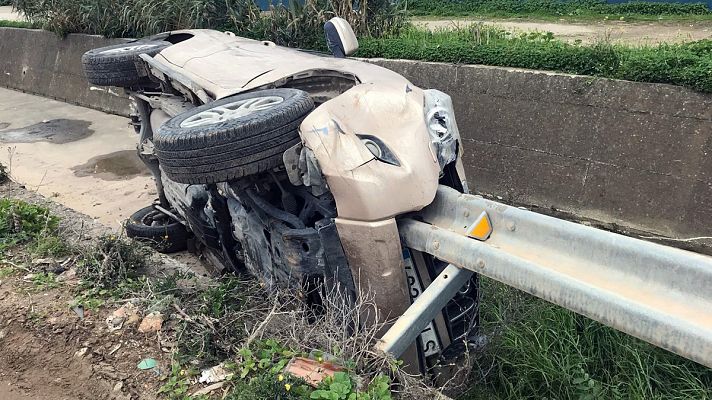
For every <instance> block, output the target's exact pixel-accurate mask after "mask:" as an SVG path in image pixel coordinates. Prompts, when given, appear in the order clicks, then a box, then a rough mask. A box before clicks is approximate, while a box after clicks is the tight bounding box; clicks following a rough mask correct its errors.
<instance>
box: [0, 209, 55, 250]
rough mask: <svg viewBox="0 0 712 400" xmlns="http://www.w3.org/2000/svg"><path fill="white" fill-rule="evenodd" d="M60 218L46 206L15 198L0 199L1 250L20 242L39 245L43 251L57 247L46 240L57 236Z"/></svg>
mask: <svg viewBox="0 0 712 400" xmlns="http://www.w3.org/2000/svg"><path fill="white" fill-rule="evenodd" d="M58 223H59V219H58V218H57V217H55V216H53V215H51V214H50V212H49V210H48V209H47V208H45V207H42V206H38V205H34V204H29V203H26V202H24V201H19V200H13V199H0V252H4V251H6V250H7V249H9V248H10V247H13V246H17V245H20V244H30V245H33V246H38V247H39V248H40V249H41V250H42V251H43V252H46V251H49V249H52V248H54V247H55V245H52V244H50V243H48V242H47V241H46V238H48V237H56V233H57V228H58Z"/></svg>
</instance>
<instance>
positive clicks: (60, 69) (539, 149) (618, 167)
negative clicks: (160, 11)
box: [0, 28, 712, 252]
mask: <svg viewBox="0 0 712 400" xmlns="http://www.w3.org/2000/svg"><path fill="white" fill-rule="evenodd" d="M113 42H115V41H111V40H107V39H103V38H101V37H97V36H88V35H69V36H68V37H67V38H66V39H60V38H59V37H57V36H55V35H53V34H51V33H48V32H43V31H37V30H26V29H13V28H0V72H2V73H0V86H6V87H10V88H14V89H18V90H23V91H27V92H30V93H35V94H40V95H43V96H48V97H53V98H57V99H61V100H64V101H68V102H71V103H75V104H79V105H83V106H87V107H92V108H96V109H100V110H103V111H107V112H111V113H115V114H120V115H127V113H128V102H127V100H126V99H125V98H124V97H117V96H115V95H112V94H110V93H109V92H107V91H101V90H96V89H98V88H94V90H92V88H90V87H89V85H88V84H87V83H86V81H85V80H84V78H83V76H82V70H81V63H80V58H81V55H82V54H83V53H84V52H85V51H86V50H88V49H91V48H96V47H101V46H105V45H108V44H110V43H113ZM371 61H372V62H374V63H376V64H379V65H382V66H385V67H387V68H390V69H392V70H395V71H397V72H399V73H401V74H403V75H404V76H406V77H407V78H409V79H410V80H411V81H412V82H413V83H415V84H416V85H418V86H420V87H423V88H437V89H440V90H442V91H444V92H447V93H449V94H450V95H451V96H452V97H453V100H454V103H455V107H456V112H457V119H458V123H459V126H460V130H461V134H462V137H463V139H464V148H465V165H466V168H467V172H468V178H469V181H470V183H471V185H472V187H473V189H474V190H475V191H476V192H478V193H481V194H485V195H489V196H491V197H495V198H501V199H502V200H503V201H506V202H509V203H513V204H519V205H525V206H527V207H532V208H536V209H538V210H539V211H542V212H547V213H553V214H555V215H558V216H564V217H568V218H572V219H577V220H587V221H589V222H591V223H593V224H596V225H599V226H603V227H606V228H610V229H614V230H617V231H626V232H633V233H642V234H643V235H647V234H650V235H661V236H668V237H674V238H688V237H696V236H712V123H711V122H712V121H711V120H712V96H710V95H706V94H700V93H695V92H692V91H690V90H687V89H683V88H679V87H675V86H670V85H658V84H643V83H634V82H625V81H614V80H605V79H596V78H591V77H581V76H571V75H564V74H555V73H546V72H538V71H525V70H516V69H508V68H495V67H483V66H471V65H460V66H457V65H449V64H439V63H423V62H414V61H400V60H371ZM117 91H118V90H117ZM118 92H119V93H120V91H118ZM677 244H678V245H683V246H687V245H690V246H691V247H692V248H695V249H700V246H702V247H703V248H702V250H703V251H706V252H712V240H707V239H704V240H696V241H689V242H679V243H677ZM704 246H707V247H706V250H705V249H704Z"/></svg>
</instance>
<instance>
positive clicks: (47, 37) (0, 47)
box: [0, 28, 129, 115]
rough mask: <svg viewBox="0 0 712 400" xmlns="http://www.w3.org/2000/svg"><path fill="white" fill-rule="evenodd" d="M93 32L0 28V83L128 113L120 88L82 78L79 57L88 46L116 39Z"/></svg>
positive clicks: (115, 40) (120, 112)
mask: <svg viewBox="0 0 712 400" xmlns="http://www.w3.org/2000/svg"><path fill="white" fill-rule="evenodd" d="M119 42H121V39H106V38H104V37H101V36H93V35H78V34H72V35H68V36H67V37H66V38H61V37H59V36H57V35H55V34H54V33H51V32H47V31H42V30H36V29H20V28H0V86H4V87H8V88H11V89H16V90H21V91H23V92H27V93H32V94H37V95H40V96H45V97H50V98H53V99H57V100H62V101H65V102H68V103H73V104H77V105H81V106H85V107H91V108H94V109H97V110H101V111H104V112H108V113H112V114H119V115H128V114H129V101H128V97H127V96H126V95H125V94H124V93H123V91H122V90H121V89H111V90H109V89H108V88H99V87H92V86H90V85H89V83H88V82H87V81H86V79H84V73H83V71H82V63H81V57H82V54H84V52H86V51H87V50H90V49H93V48H97V47H102V46H108V45H110V44H114V43H119Z"/></svg>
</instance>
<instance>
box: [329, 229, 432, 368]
mask: <svg viewBox="0 0 712 400" xmlns="http://www.w3.org/2000/svg"><path fill="white" fill-rule="evenodd" d="M335 222H336V229H337V230H338V232H339V238H340V239H341V243H342V246H343V248H344V253H345V254H346V257H347V259H348V260H349V266H350V268H351V274H352V276H353V278H354V285H355V286H356V290H357V291H358V292H359V293H358V294H359V298H361V299H370V300H372V301H373V303H374V304H375V305H376V307H377V308H376V310H369V309H366V310H364V311H365V314H366V315H362V320H363V322H364V323H365V324H373V323H379V324H382V325H383V326H382V328H381V334H383V333H385V332H386V331H387V330H388V328H389V327H390V325H391V324H392V322H393V321H395V319H396V318H398V317H399V316H400V315H401V314H403V312H404V311H405V310H406V309H407V308H408V306H410V295H409V293H408V286H407V285H406V284H405V283H406V282H407V277H406V274H405V269H404V267H403V253H402V249H401V245H400V236H399V234H398V226H397V225H396V220H395V219H394V218H390V219H387V220H384V221H377V222H363V221H352V220H346V219H341V218H336V220H335ZM401 358H402V359H403V361H404V365H405V366H406V367H407V368H408V370H409V371H410V372H413V373H416V374H417V373H418V355H417V351H416V348H415V345H412V346H411V347H410V349H409V350H408V351H406V352H405V353H404V354H403V355H402V357H401Z"/></svg>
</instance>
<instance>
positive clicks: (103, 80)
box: [82, 41, 171, 87]
mask: <svg viewBox="0 0 712 400" xmlns="http://www.w3.org/2000/svg"><path fill="white" fill-rule="evenodd" d="M170 45H171V44H170V43H168V42H164V41H137V42H130V43H122V44H116V45H113V46H107V47H101V48H98V49H93V50H89V51H87V52H86V53H84V55H83V56H82V67H83V68H84V75H85V76H86V78H87V80H88V81H89V83H91V84H94V85H98V86H120V87H132V86H136V85H139V84H141V83H145V82H147V80H148V78H147V76H146V74H144V73H142V72H140V71H139V69H138V68H137V66H136V63H137V61H140V60H141V54H148V55H149V56H155V55H156V54H158V53H159V52H160V51H161V50H163V49H165V48H166V47H168V46H170Z"/></svg>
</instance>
